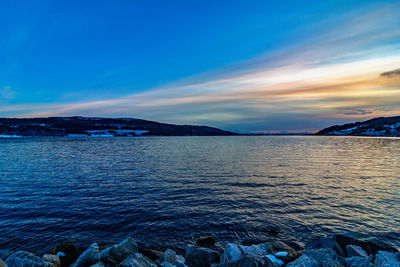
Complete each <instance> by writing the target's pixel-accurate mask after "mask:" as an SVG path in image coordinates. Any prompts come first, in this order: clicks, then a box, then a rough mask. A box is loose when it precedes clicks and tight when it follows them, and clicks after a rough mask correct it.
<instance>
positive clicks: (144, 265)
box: [117, 253, 157, 267]
mask: <svg viewBox="0 0 400 267" xmlns="http://www.w3.org/2000/svg"><path fill="white" fill-rule="evenodd" d="M117 266H118V267H157V265H156V264H155V263H154V262H152V261H151V260H150V259H149V258H147V257H145V256H144V255H143V254H141V253H134V254H132V255H131V256H129V257H128V258H126V259H125V260H124V261H122V262H121V263H120V264H118V265H117Z"/></svg>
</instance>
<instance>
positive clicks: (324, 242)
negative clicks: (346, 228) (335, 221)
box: [305, 237, 345, 257]
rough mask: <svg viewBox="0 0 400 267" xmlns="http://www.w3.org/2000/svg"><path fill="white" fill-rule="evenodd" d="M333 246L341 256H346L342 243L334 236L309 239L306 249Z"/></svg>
mask: <svg viewBox="0 0 400 267" xmlns="http://www.w3.org/2000/svg"><path fill="white" fill-rule="evenodd" d="M319 248H333V249H334V250H335V251H336V253H337V254H338V255H339V256H342V257H344V256H345V254H344V252H343V250H342V248H341V247H340V245H339V244H338V243H337V242H336V241H335V239H334V238H333V237H326V238H317V239H313V240H311V241H309V242H308V243H307V244H306V247H305V249H319Z"/></svg>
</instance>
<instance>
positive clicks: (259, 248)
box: [239, 243, 272, 257]
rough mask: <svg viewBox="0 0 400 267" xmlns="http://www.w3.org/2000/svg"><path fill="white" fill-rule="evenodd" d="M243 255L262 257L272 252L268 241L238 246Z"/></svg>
mask: <svg viewBox="0 0 400 267" xmlns="http://www.w3.org/2000/svg"><path fill="white" fill-rule="evenodd" d="M239 249H240V250H241V252H242V255H243V256H248V257H263V256H265V255H267V254H270V253H272V247H271V246H270V245H269V244H268V243H263V244H259V245H251V246H242V245H240V246H239Z"/></svg>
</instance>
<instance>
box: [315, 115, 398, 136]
mask: <svg viewBox="0 0 400 267" xmlns="http://www.w3.org/2000/svg"><path fill="white" fill-rule="evenodd" d="M316 135H358V136H400V116H397V117H380V118H375V119H371V120H367V121H362V122H355V123H348V124H343V125H335V126H331V127H328V128H325V129H323V130H321V131H319V132H318V133H316Z"/></svg>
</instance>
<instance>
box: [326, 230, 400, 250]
mask: <svg viewBox="0 0 400 267" xmlns="http://www.w3.org/2000/svg"><path fill="white" fill-rule="evenodd" d="M334 239H335V241H336V242H338V244H339V245H340V246H341V248H342V249H343V250H346V246H348V245H356V246H359V247H361V248H362V249H363V250H365V251H366V252H367V253H368V254H374V255H375V254H376V253H377V252H378V251H389V252H398V251H397V249H396V248H394V247H392V246H390V245H389V244H386V243H385V242H382V241H380V240H379V239H377V238H375V237H370V236H366V235H362V234H359V233H353V232H347V233H342V234H337V235H335V236H334Z"/></svg>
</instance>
